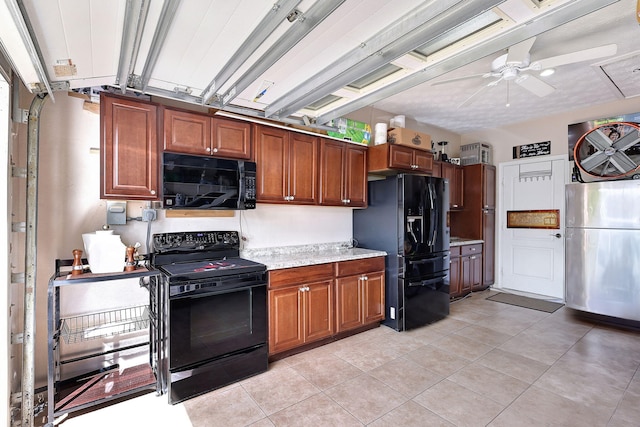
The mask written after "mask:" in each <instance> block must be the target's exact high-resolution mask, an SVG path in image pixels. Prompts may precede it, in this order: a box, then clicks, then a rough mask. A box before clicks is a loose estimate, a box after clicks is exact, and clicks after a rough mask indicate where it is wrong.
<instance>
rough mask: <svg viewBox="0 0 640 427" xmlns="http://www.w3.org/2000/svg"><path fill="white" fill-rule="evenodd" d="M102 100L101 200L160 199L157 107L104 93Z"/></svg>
mask: <svg viewBox="0 0 640 427" xmlns="http://www.w3.org/2000/svg"><path fill="white" fill-rule="evenodd" d="M100 98H101V99H100V128H101V134H100V153H101V158H100V169H101V174H100V178H101V185H100V198H102V199H127V200H157V199H158V197H159V191H158V188H159V169H158V153H159V148H158V134H157V106H156V105H155V104H151V103H145V102H140V101H137V100H132V99H127V98H120V97H114V96H108V95H106V94H104V93H103V94H101V97H100Z"/></svg>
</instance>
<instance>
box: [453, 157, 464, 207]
mask: <svg viewBox="0 0 640 427" xmlns="http://www.w3.org/2000/svg"><path fill="white" fill-rule="evenodd" d="M454 173H455V182H456V186H455V189H454V191H453V195H454V198H455V200H454V201H453V202H452V204H454V205H457V206H458V207H457V209H462V208H463V207H464V169H463V168H462V166H455V167H454Z"/></svg>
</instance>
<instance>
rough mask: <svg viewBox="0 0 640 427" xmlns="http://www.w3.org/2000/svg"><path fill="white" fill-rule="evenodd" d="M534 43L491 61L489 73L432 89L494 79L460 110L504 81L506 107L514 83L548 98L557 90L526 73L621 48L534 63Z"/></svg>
mask: <svg viewBox="0 0 640 427" xmlns="http://www.w3.org/2000/svg"><path fill="white" fill-rule="evenodd" d="M535 41H536V38H535V37H532V38H530V39H527V40H524V41H522V42H520V43H516V44H514V45H513V46H511V47H510V48H509V49H508V50H507V53H505V54H503V55H500V56H499V57H497V58H496V59H494V60H493V62H491V71H489V72H488V73H482V74H472V75H469V76H463V77H458V78H454V79H449V80H441V81H439V82H435V83H432V86H436V85H441V84H447V83H452V82H457V81H461V80H468V79H474V78H483V79H488V78H493V79H494V80H491V81H490V82H489V83H487V84H486V85H483V86H482V87H480V89H478V90H477V91H476V92H475V93H473V94H472V95H471V96H470V97H469V98H467V99H466V100H465V101H464V102H463V103H462V104H460V105H459V106H458V108H460V107H463V106H465V105H467V104H469V103H470V102H471V101H472V100H473V99H474V98H476V97H477V96H478V95H479V94H481V93H482V92H483V91H485V90H486V89H487V88H490V87H494V86H497V85H498V83H500V82H502V81H505V82H507V106H509V83H511V82H514V83H515V84H517V85H518V86H521V87H523V88H524V89H526V90H528V91H529V92H531V93H533V94H534V95H537V96H539V97H543V96H547V95H549V94H551V93H552V92H553V91H555V88H554V87H553V86H551V85H550V84H548V83H546V82H544V81H543V80H541V79H539V78H537V77H536V76H534V75H533V74H530V73H527V71H540V70H548V69H552V68H554V67H558V66H561V65H567V64H573V63H576V62H583V61H592V60H594V59H598V58H603V57H606V56H611V55H615V54H616V52H617V49H618V46H617V45H616V44H609V45H605V46H599V47H593V48H590V49H584V50H579V51H575V52H570V53H566V54H563V55H558V56H552V57H549V58H544V59H538V60H534V61H532V60H531V55H530V54H529V51H530V50H531V47H532V46H533V43H534V42H535Z"/></svg>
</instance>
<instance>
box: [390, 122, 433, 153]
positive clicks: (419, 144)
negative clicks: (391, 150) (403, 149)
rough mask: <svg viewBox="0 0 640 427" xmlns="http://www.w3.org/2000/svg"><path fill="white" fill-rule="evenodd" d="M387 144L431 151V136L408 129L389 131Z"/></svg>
mask: <svg viewBox="0 0 640 427" xmlns="http://www.w3.org/2000/svg"><path fill="white" fill-rule="evenodd" d="M387 143H389V144H397V145H406V146H407V147H411V148H418V149H420V150H425V151H431V135H429V134H426V133H422V132H417V131H415V130H411V129H407V128H392V129H389V130H388V131H387Z"/></svg>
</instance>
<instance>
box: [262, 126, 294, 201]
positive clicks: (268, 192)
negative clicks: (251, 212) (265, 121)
mask: <svg viewBox="0 0 640 427" xmlns="http://www.w3.org/2000/svg"><path fill="white" fill-rule="evenodd" d="M254 135H255V140H254V147H255V153H256V168H257V177H256V178H257V179H256V181H257V182H256V187H257V190H256V199H257V201H258V202H275V203H282V202H285V201H287V200H285V197H287V195H288V183H289V142H288V134H287V131H286V130H284V129H279V128H274V127H270V126H260V125H255V129H254Z"/></svg>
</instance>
